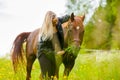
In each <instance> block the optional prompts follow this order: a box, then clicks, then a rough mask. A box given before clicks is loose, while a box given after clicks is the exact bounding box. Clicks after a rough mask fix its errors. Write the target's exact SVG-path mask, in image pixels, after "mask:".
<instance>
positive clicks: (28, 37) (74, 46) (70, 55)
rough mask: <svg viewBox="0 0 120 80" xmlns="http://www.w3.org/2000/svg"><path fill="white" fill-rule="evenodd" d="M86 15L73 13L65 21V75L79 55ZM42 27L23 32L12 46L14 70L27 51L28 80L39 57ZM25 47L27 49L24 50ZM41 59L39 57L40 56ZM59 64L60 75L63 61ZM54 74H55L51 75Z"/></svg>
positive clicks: (63, 57) (63, 59) (63, 58)
mask: <svg viewBox="0 0 120 80" xmlns="http://www.w3.org/2000/svg"><path fill="white" fill-rule="evenodd" d="M84 18H85V15H84V16H74V14H73V13H72V14H71V18H70V20H69V21H68V22H66V23H64V24H63V26H62V28H63V32H64V42H65V43H64V49H65V54H63V55H62V60H61V62H63V64H64V66H65V69H64V76H69V73H70V71H71V70H72V68H73V66H74V64H75V59H76V57H77V55H78V52H79V50H80V46H81V44H82V41H83V35H84V26H83V21H84ZM39 33H40V28H38V29H36V30H34V31H33V32H23V33H21V34H19V35H18V36H17V37H16V39H15V40H14V43H13V47H12V51H11V53H12V62H13V67H14V70H15V71H16V69H17V64H18V63H19V61H22V62H23V59H24V58H23V57H24V55H25V51H26V56H25V57H26V61H27V66H26V70H27V75H26V80H30V77H31V69H32V65H33V63H34V61H35V60H36V58H37V45H38V40H39V39H38V38H39ZM24 42H26V46H23V43H24ZM24 47H25V51H24ZM56 58H57V57H56ZM38 59H39V58H38ZM56 64H58V66H57V68H56V73H55V74H56V76H57V77H59V74H58V73H59V66H60V64H61V63H59V62H57V59H56ZM51 76H53V75H51Z"/></svg>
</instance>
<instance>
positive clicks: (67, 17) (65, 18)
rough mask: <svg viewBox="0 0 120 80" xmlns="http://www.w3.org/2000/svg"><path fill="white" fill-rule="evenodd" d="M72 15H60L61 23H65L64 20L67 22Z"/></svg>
mask: <svg viewBox="0 0 120 80" xmlns="http://www.w3.org/2000/svg"><path fill="white" fill-rule="evenodd" d="M69 18H70V16H69V15H65V16H62V17H58V19H59V21H60V22H61V23H64V22H67V21H68V20H69Z"/></svg>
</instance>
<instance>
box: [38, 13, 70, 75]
mask: <svg viewBox="0 0 120 80" xmlns="http://www.w3.org/2000/svg"><path fill="white" fill-rule="evenodd" d="M69 18H70V16H69V15H65V16H63V17H61V18H59V17H57V16H56V14H55V13H54V12H52V11H48V12H47V13H46V15H45V18H44V22H43V25H42V28H41V29H40V35H39V39H40V40H39V44H38V58H39V62H40V64H42V65H41V68H42V69H41V70H42V76H43V77H44V76H46V73H48V76H50V75H53V76H54V75H55V74H54V73H55V72H54V70H55V56H54V55H55V54H58V55H62V54H64V50H63V46H64V36H63V30H62V23H64V22H66V21H68V20H69Z"/></svg>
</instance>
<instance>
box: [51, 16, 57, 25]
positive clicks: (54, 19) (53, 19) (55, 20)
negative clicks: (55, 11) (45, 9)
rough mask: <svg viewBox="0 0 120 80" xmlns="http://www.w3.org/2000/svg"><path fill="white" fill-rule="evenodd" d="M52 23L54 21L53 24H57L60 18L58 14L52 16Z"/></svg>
mask: <svg viewBox="0 0 120 80" xmlns="http://www.w3.org/2000/svg"><path fill="white" fill-rule="evenodd" d="M52 23H53V26H56V25H57V23H58V18H57V17H56V16H53V18H52Z"/></svg>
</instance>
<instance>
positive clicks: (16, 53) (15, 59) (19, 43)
mask: <svg viewBox="0 0 120 80" xmlns="http://www.w3.org/2000/svg"><path fill="white" fill-rule="evenodd" d="M30 33H31V32H23V33H20V34H19V35H18V36H17V37H16V39H15V40H14V42H13V46H12V50H11V54H12V56H11V57H12V63H13V67H14V70H15V71H16V67H17V64H18V63H19V62H23V61H24V58H23V53H24V47H25V46H24V47H23V43H24V42H26V40H27V37H28V36H29V34H30Z"/></svg>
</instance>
